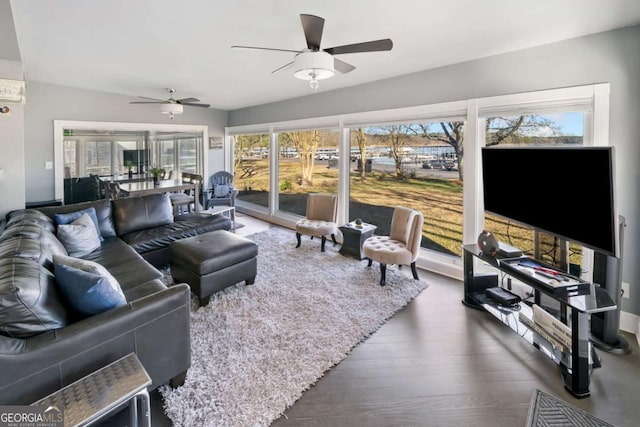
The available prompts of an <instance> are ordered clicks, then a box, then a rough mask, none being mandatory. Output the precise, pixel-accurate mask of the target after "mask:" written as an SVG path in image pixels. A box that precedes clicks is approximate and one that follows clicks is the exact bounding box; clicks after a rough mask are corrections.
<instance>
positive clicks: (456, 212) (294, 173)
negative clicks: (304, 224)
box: [236, 159, 579, 262]
mask: <svg viewBox="0 0 640 427" xmlns="http://www.w3.org/2000/svg"><path fill="white" fill-rule="evenodd" d="M243 166H244V167H245V170H248V168H250V169H251V170H252V175H251V176H247V177H242V176H240V175H241V174H240V173H237V174H236V186H237V187H238V188H239V190H240V194H239V196H238V198H239V199H240V200H244V201H247V202H251V203H255V204H258V205H261V206H267V203H268V188H269V169H268V167H269V162H268V160H267V159H263V160H250V161H247V160H245V161H244V162H243ZM279 168H280V176H279V185H282V184H283V183H284V182H285V181H287V180H288V181H290V182H291V188H290V189H286V190H283V189H281V190H280V193H279V199H280V209H281V210H283V211H286V212H292V213H296V214H298V215H304V214H305V210H306V200H307V197H306V195H307V194H308V193H312V192H328V193H336V192H337V188H338V170H337V169H335V168H332V169H328V168H327V165H326V162H320V163H318V164H317V165H316V166H315V168H314V181H313V185H312V186H301V185H299V177H300V170H299V165H298V161H297V160H296V159H285V160H281V161H280V166H279ZM350 183H351V187H350V188H351V189H350V205H349V217H350V219H355V218H362V220H364V221H365V222H370V223H372V224H375V225H377V226H378V229H377V231H376V233H377V234H388V233H389V226H390V222H391V216H392V214H393V207H394V206H398V205H401V206H407V207H411V208H414V209H418V210H420V211H421V212H422V213H423V215H424V218H425V221H424V226H423V239H422V246H423V247H425V248H429V249H433V250H437V251H439V252H442V253H446V254H451V255H456V256H461V254H462V250H461V245H462V189H463V184H462V182H461V181H460V180H458V179H430V178H424V177H419V176H416V177H411V178H407V179H403V180H399V179H396V178H395V177H394V176H392V175H390V174H384V173H380V172H375V171H374V172H372V173H369V174H367V179H366V180H365V181H364V182H361V181H360V177H359V173H358V172H355V171H352V172H351V177H350ZM249 188H250V189H249ZM281 188H282V187H281ZM485 228H487V229H489V230H490V231H492V232H493V233H494V234H496V236H497V237H498V239H499V240H501V241H505V242H508V243H509V244H511V245H512V246H515V247H518V248H522V249H524V250H525V251H526V252H528V253H531V251H532V248H533V244H532V232H531V230H529V229H526V228H524V227H520V226H517V225H514V224H510V223H509V222H508V221H506V220H504V219H500V218H491V219H490V220H487V222H486V224H485ZM541 247H542V252H543V257H542V258H543V259H544V260H547V261H553V258H554V257H555V256H557V253H556V251H554V248H553V239H549V238H548V237H547V238H543V239H542V246H541ZM576 257H579V255H574V256H573V257H572V262H576V260H577V259H578V258H576Z"/></svg>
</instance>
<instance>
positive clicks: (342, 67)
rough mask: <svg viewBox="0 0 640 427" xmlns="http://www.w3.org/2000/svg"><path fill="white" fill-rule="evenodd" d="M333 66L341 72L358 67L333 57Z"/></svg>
mask: <svg viewBox="0 0 640 427" xmlns="http://www.w3.org/2000/svg"><path fill="white" fill-rule="evenodd" d="M333 68H335V69H336V70H338V71H340V72H341V73H348V72H350V71H353V70H355V69H356V67H354V66H353V65H351V64H347V63H346V62H344V61H340V60H339V59H338V58H333Z"/></svg>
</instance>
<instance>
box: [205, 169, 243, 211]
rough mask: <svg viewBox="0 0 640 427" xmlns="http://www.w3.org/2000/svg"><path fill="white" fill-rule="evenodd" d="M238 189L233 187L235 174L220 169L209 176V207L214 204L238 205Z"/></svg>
mask: <svg viewBox="0 0 640 427" xmlns="http://www.w3.org/2000/svg"><path fill="white" fill-rule="evenodd" d="M237 194H238V190H237V189H236V188H234V187H233V174H232V173H230V172H227V171H219V172H216V173H214V174H213V175H211V176H210V177H209V200H208V202H207V209H209V208H211V207H213V206H221V205H222V206H233V207H235V206H236V195H237Z"/></svg>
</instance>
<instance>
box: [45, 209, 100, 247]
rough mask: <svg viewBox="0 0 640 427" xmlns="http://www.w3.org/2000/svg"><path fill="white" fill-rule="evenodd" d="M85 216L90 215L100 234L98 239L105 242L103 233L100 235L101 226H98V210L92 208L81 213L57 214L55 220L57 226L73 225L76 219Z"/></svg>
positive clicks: (82, 210) (80, 211)
mask: <svg viewBox="0 0 640 427" xmlns="http://www.w3.org/2000/svg"><path fill="white" fill-rule="evenodd" d="M83 214H87V215H89V218H91V221H92V222H93V225H94V226H95V227H96V232H97V233H98V238H99V239H100V241H103V240H104V238H103V237H102V235H101V233H100V225H99V224H98V217H97V215H96V209H95V208H94V207H93V206H91V207H90V208H86V209H81V210H79V211H74V212H69V213H57V214H54V216H53V217H54V218H55V220H56V224H58V226H60V225H63V224H71V223H72V222H73V221H75V220H76V219H78V218H80V217H81V216H82V215H83Z"/></svg>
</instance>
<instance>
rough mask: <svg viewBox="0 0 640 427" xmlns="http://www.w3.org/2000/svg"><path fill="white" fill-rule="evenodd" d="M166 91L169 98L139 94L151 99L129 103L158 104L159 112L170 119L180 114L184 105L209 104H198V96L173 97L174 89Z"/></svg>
mask: <svg viewBox="0 0 640 427" xmlns="http://www.w3.org/2000/svg"><path fill="white" fill-rule="evenodd" d="M167 91H168V92H169V99H155V98H148V97H146V96H139V97H138V98H143V99H150V100H151V101H132V102H130V103H129V104H160V113H162V114H168V115H169V118H170V119H173V118H174V116H175V115H176V114H182V110H183V106H184V105H189V106H191V107H204V108H209V104H199V102H200V100H199V99H198V98H182V99H175V98H174V97H173V94H174V93H175V89H167Z"/></svg>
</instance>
